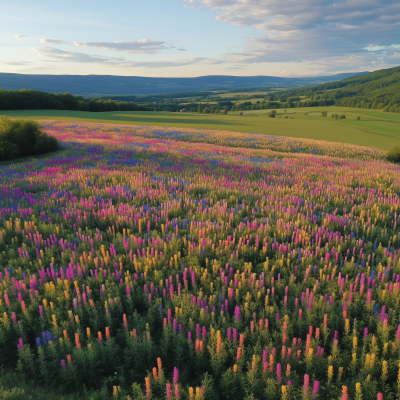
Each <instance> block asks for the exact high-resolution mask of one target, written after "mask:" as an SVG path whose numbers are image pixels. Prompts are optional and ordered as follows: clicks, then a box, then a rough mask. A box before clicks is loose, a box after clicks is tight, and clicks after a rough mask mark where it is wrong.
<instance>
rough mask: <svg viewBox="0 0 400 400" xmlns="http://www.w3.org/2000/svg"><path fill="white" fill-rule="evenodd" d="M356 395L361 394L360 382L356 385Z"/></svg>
mask: <svg viewBox="0 0 400 400" xmlns="http://www.w3.org/2000/svg"><path fill="white" fill-rule="evenodd" d="M356 393H361V383H360V382H357V383H356Z"/></svg>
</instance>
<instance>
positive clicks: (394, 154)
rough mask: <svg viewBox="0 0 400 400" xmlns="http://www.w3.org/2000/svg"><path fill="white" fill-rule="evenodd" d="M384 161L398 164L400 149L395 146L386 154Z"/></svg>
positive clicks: (399, 161) (399, 162)
mask: <svg viewBox="0 0 400 400" xmlns="http://www.w3.org/2000/svg"><path fill="white" fill-rule="evenodd" d="M386 160H388V161H390V162H392V163H395V164H400V147H399V146H395V147H393V148H392V149H391V150H389V151H388V152H387V154H386Z"/></svg>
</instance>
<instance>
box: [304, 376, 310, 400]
mask: <svg viewBox="0 0 400 400" xmlns="http://www.w3.org/2000/svg"><path fill="white" fill-rule="evenodd" d="M309 385H310V377H309V376H308V375H307V374H305V375H304V384H303V391H304V394H305V395H306V396H307V395H308V387H309Z"/></svg>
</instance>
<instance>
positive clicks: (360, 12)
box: [0, 0, 400, 77]
mask: <svg viewBox="0 0 400 400" xmlns="http://www.w3.org/2000/svg"><path fill="white" fill-rule="evenodd" d="M0 5H1V14H0V72H15V73H24V74H69V75H87V74H96V75H125V76H155V77H194V76H204V75H237V76H253V75H272V76H288V77H290V76H314V75H333V74H336V73H342V72H359V71H374V70H377V69H382V68H390V67H394V66H398V65H400V2H399V0H337V1H335V0H330V1H325V0H286V1H282V0H118V1H117V0H114V1H109V0H108V1H104V0H96V1H93V0H80V1H77V0H68V1H65V2H64V1H63V2H61V1H54V0H51V1H49V0H35V1H32V0H18V1H5V0H0Z"/></svg>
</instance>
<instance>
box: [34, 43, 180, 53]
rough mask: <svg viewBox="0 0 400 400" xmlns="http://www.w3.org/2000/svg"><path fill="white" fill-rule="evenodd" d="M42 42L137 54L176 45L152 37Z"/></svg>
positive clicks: (154, 51) (153, 51)
mask: <svg viewBox="0 0 400 400" xmlns="http://www.w3.org/2000/svg"><path fill="white" fill-rule="evenodd" d="M40 42H42V43H49V44H66V45H70V46H76V47H94V48H98V49H105V50H113V51H121V52H124V53H137V54H156V53H159V52H160V51H161V50H165V49H171V48H175V46H172V47H165V43H164V42H163V41H160V40H150V39H140V40H131V41H119V42H67V41H65V40H57V39H40Z"/></svg>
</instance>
